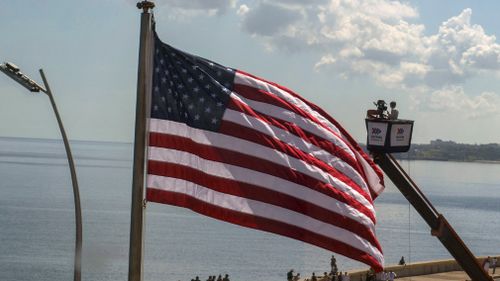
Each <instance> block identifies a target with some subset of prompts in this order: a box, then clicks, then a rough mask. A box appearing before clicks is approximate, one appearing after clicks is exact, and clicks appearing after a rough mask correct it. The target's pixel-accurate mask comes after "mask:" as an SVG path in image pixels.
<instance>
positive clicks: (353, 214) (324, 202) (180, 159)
mask: <svg viewBox="0 0 500 281" xmlns="http://www.w3.org/2000/svg"><path fill="white" fill-rule="evenodd" d="M154 139H157V138H154ZM162 140H163V141H165V143H167V142H168V143H176V144H178V145H168V147H151V148H150V150H149V155H148V158H149V159H150V161H152V162H151V165H153V166H154V167H156V168H151V169H149V168H148V173H149V174H153V175H162V176H165V175H166V174H165V173H168V171H163V170H161V165H160V164H158V163H155V162H163V163H167V164H168V163H172V162H173V160H176V162H175V164H177V163H178V164H179V165H182V166H185V167H186V168H188V166H189V165H190V163H191V167H189V168H192V169H197V170H200V171H202V172H203V173H204V174H207V175H212V176H216V177H219V178H225V179H229V180H236V181H238V182H241V183H246V184H252V185H253V186H259V187H261V188H265V189H267V190H270V191H277V192H280V193H282V194H287V195H290V196H293V197H296V198H300V199H303V200H307V201H308V202H310V203H311V204H316V205H318V206H321V207H322V208H325V209H329V210H330V211H332V212H336V213H339V214H340V215H342V216H345V217H349V218H351V219H355V220H357V221H358V222H360V223H362V224H364V225H365V226H366V227H367V228H369V229H370V230H371V231H374V228H373V225H374V222H373V218H372V217H370V215H371V213H370V212H369V210H367V209H366V208H364V207H362V205H361V204H359V203H357V202H355V201H354V200H352V199H351V198H349V197H345V195H344V194H343V193H341V192H339V191H338V190H335V189H332V188H327V187H322V188H321V187H319V188H318V187H315V189H312V188H309V187H307V186H305V185H301V184H297V183H294V182H291V181H287V180H284V179H282V178H279V177H276V176H273V175H270V174H267V173H265V172H259V171H257V170H254V169H248V168H244V167H240V166H237V165H233V164H230V163H224V162H221V161H219V160H213V159H206V158H202V157H203V156H206V155H207V154H216V153H227V152H226V151H218V150H217V149H211V148H210V147H209V146H201V147H199V145H196V147H198V148H199V149H200V150H205V152H203V153H200V151H199V150H197V149H192V148H190V149H185V148H186V147H191V146H193V144H192V143H190V142H189V140H186V139H182V138H179V137H168V138H162ZM183 143H185V144H184V145H182V144H183ZM166 146H167V145H166ZM224 155H225V154H224ZM175 157H177V158H175ZM209 158H210V157H209ZM188 161H193V162H188ZM192 163H196V165H193V164H192ZM255 179H259V180H258V182H256V180H255ZM194 180H196V179H194ZM358 205H360V206H358Z"/></svg>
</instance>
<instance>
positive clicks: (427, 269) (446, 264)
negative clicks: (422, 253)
mask: <svg viewBox="0 0 500 281" xmlns="http://www.w3.org/2000/svg"><path fill="white" fill-rule="evenodd" d="M491 257H492V258H493V256H491ZM485 258H486V257H478V260H479V263H481V264H482V262H483V260H484V259H485ZM497 259H498V261H499V262H498V263H500V256H497ZM498 263H497V267H499V265H498ZM385 270H387V271H388V272H389V271H394V272H395V273H396V274H397V276H398V277H407V276H417V275H426V274H433V273H440V272H449V271H460V270H462V268H461V267H460V266H459V265H458V263H457V262H456V261H455V260H454V259H450V260H435V261H428V262H418V263H412V264H407V265H393V266H387V267H385ZM367 273H368V270H355V271H350V272H349V275H350V276H351V281H365V279H366V275H367Z"/></svg>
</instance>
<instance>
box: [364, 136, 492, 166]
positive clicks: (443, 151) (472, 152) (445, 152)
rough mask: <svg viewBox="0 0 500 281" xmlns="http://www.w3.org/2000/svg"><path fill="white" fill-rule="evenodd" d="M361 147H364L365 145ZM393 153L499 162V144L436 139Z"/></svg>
mask: <svg viewBox="0 0 500 281" xmlns="http://www.w3.org/2000/svg"><path fill="white" fill-rule="evenodd" d="M362 147H363V149H366V147H365V145H362ZM393 155H394V157H396V158H397V159H401V160H428V161H453V162H476V163H493V164H500V144H498V143H489V144H463V143H456V142H454V141H443V140H440V139H437V140H433V141H431V142H430V143H429V144H412V145H411V147H410V150H409V151H408V152H405V153H395V154H393Z"/></svg>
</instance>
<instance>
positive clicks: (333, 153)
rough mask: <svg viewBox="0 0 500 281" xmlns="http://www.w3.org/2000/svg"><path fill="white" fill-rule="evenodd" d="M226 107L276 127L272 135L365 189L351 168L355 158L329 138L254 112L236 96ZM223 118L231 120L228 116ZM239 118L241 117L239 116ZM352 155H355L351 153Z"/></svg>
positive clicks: (360, 179) (238, 121)
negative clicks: (287, 135) (288, 134)
mask: <svg viewBox="0 0 500 281" xmlns="http://www.w3.org/2000/svg"><path fill="white" fill-rule="evenodd" d="M228 109H232V110H236V111H239V112H241V113H244V114H246V115H249V116H252V117H254V118H256V119H259V121H262V122H265V123H267V124H269V125H270V126H266V127H265V128H266V129H268V128H271V129H273V128H278V129H273V131H274V132H275V133H274V135H277V136H280V139H281V140H283V141H284V142H285V143H289V144H294V146H295V147H296V148H298V149H300V150H301V151H303V152H304V153H307V154H310V155H311V156H313V157H315V158H317V159H319V160H322V161H323V162H324V163H325V164H328V165H329V166H331V167H333V168H334V169H336V170H338V171H339V172H341V173H342V174H344V175H346V176H347V177H349V179H351V180H353V181H354V182H355V183H356V184H357V185H359V186H360V187H362V188H363V189H365V190H367V186H366V183H365V181H364V179H363V177H362V176H361V175H360V174H359V173H358V172H357V171H356V170H355V169H354V168H353V167H356V166H357V164H356V163H355V161H356V160H355V158H351V157H350V155H348V154H346V153H345V151H344V150H342V149H339V148H338V146H336V145H335V144H334V143H332V142H331V140H327V139H324V138H322V137H320V136H317V135H314V134H311V133H309V132H308V131H307V129H305V130H304V128H302V127H300V126H299V125H298V124H297V123H290V122H288V121H283V120H279V119H276V118H274V117H271V116H267V115H265V114H262V113H260V112H256V111H254V110H253V108H250V107H248V105H247V104H246V103H243V102H242V101H239V100H238V98H235V99H231V100H230V102H229V104H228ZM226 112H227V114H228V115H229V114H230V113H231V112H230V111H229V110H227V111H226ZM266 113H267V112H266ZM233 115H234V114H232V115H231V116H233ZM283 115H286V114H283ZM225 117H229V116H225ZM237 117H238V116H237V115H236V118H237ZM224 119H225V120H231V119H229V118H224ZM239 119H241V117H240V118H239ZM244 119H245V121H246V119H248V117H245V118H244ZM231 121H233V122H236V123H239V124H241V123H244V124H245V123H247V122H241V120H231ZM251 124H252V125H253V122H251ZM306 127H307V124H306ZM261 132H262V131H261ZM285 133H290V134H293V135H292V136H291V137H288V138H285V137H283V136H284V135H285ZM352 156H353V157H354V156H355V155H354V154H353V155H352Z"/></svg>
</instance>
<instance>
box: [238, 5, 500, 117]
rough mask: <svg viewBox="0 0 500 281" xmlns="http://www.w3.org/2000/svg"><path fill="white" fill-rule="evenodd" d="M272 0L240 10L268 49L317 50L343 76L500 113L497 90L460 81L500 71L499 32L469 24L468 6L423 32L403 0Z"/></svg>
mask: <svg viewBox="0 0 500 281" xmlns="http://www.w3.org/2000/svg"><path fill="white" fill-rule="evenodd" d="M272 3H273V4H271V1H270V0H260V1H256V2H254V5H253V6H250V7H249V9H250V10H251V11H250V12H248V13H246V14H241V18H242V23H243V27H244V30H246V31H248V32H250V33H251V34H252V35H254V36H255V37H256V38H258V39H260V40H262V41H263V42H264V44H265V46H266V48H267V49H270V50H294V51H296V50H307V51H312V52H317V53H318V54H319V56H318V58H319V59H318V61H317V62H316V63H315V65H314V69H315V70H317V71H330V72H333V73H334V74H337V75H339V76H340V77H343V78H349V77H352V76H363V77H370V78H372V79H373V80H374V81H375V82H377V83H378V84H379V85H381V86H383V87H387V88H394V89H401V90H404V91H408V92H413V93H415V92H419V93H421V95H422V99H425V101H426V102H427V103H429V102H430V103H435V104H436V105H435V106H436V107H440V109H441V110H447V111H456V110H457V108H459V107H460V108H465V109H466V110H467V111H470V112H473V113H474V114H472V115H467V116H468V117H480V116H484V115H488V114H492V113H498V109H499V104H500V103H499V102H498V101H499V96H498V95H495V94H494V93H492V92H485V93H482V94H480V95H479V96H472V97H471V96H468V95H466V94H465V93H464V91H463V88H462V85H463V84H464V83H466V82H467V81H468V80H469V79H471V78H473V77H476V76H478V75H482V74H484V73H495V74H500V45H499V44H498V43H497V42H496V37H495V36H493V35H488V34H486V32H485V31H484V29H483V28H482V27H481V26H480V25H477V24H473V23H471V19H472V10H471V9H464V10H463V11H462V12H461V13H460V14H459V15H457V16H454V17H451V18H449V19H447V20H445V21H444V22H443V23H442V24H441V25H440V26H439V29H438V31H437V33H436V34H432V35H426V34H425V33H424V31H425V26H424V25H422V24H418V23H416V22H417V20H418V17H419V14H418V10H417V9H416V8H415V7H413V6H411V5H410V4H408V3H406V2H401V1H388V0H365V1H363V0H324V1H314V3H311V2H308V1H303V2H301V1H286V0H279V1H273V2H272ZM269 9H271V10H273V12H272V13H270V12H269ZM263 23H268V24H270V25H271V26H269V25H268V26H267V27H268V28H266V24H263ZM249 27H253V28H249ZM425 93H431V94H425ZM419 108H420V109H421V110H434V109H436V108H432V107H422V106H420V107H419Z"/></svg>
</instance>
